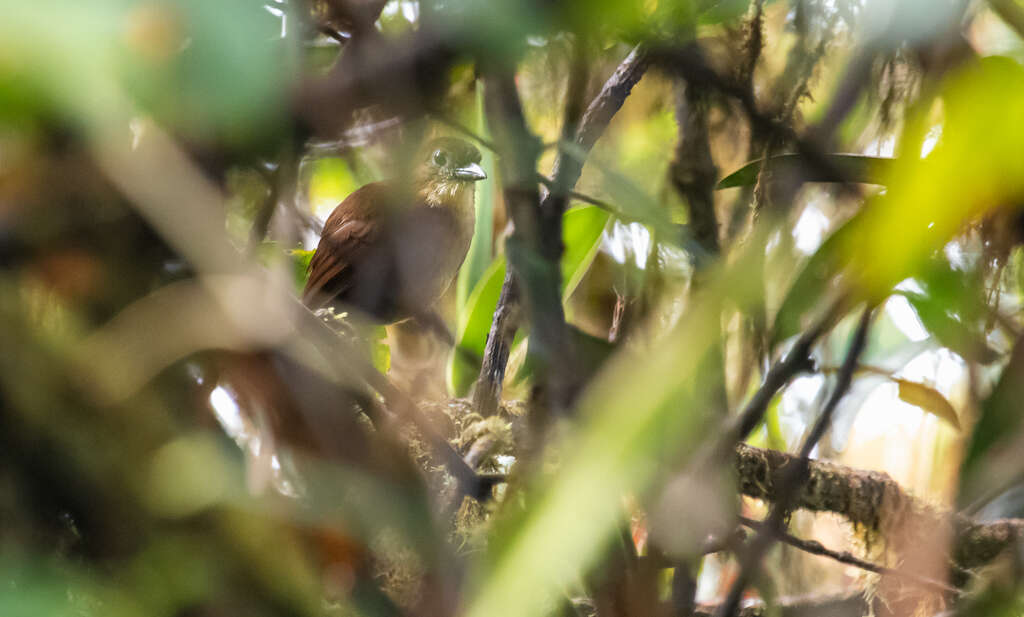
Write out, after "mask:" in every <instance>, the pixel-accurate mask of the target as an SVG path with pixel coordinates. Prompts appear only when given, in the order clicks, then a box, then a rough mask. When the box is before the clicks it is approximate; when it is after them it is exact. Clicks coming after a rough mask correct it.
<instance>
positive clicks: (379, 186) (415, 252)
mask: <svg viewBox="0 0 1024 617" xmlns="http://www.w3.org/2000/svg"><path fill="white" fill-rule="evenodd" d="M397 195H398V193H397V192H396V191H395V190H394V188H393V186H392V185H390V184H388V183H383V182H376V183H373V184H368V185H366V186H364V187H362V188H361V189H359V190H357V191H356V192H354V193H352V195H350V196H349V197H348V198H346V199H345V201H343V202H342V203H341V204H340V205H339V206H338V207H337V208H335V210H334V212H332V213H331V215H330V217H328V219H327V221H326V223H325V224H324V230H323V233H322V236H321V239H320V243H319V245H318V246H317V249H316V252H315V253H314V255H313V258H312V260H311V261H310V264H309V279H308V281H307V283H306V287H305V290H304V291H303V302H305V303H306V305H307V306H309V307H310V308H313V309H317V308H322V307H325V306H334V307H336V309H337V310H345V309H347V308H355V309H358V310H360V311H362V312H364V313H367V314H369V315H370V316H372V317H374V318H376V319H378V320H380V321H382V322H394V321H399V320H402V319H406V318H408V317H410V316H412V315H415V314H420V313H424V312H426V311H427V310H429V308H430V306H431V305H433V304H434V303H435V302H436V301H437V299H438V298H439V297H440V296H441V294H442V293H443V292H444V291H445V289H446V288H447V287H448V285H449V284H450V283H451V281H452V279H453V278H454V276H455V273H456V272H457V271H458V268H459V266H460V265H461V264H462V260H463V259H464V258H465V256H466V252H467V250H468V248H469V242H470V240H471V237H472V219H470V221H469V225H468V227H467V224H466V221H464V220H462V219H461V218H460V215H463V214H464V213H462V212H460V211H458V210H457V209H454V208H447V207H430V206H427V205H426V204H423V203H418V202H419V201H420V200H418V199H400V198H398V197H396V196H397ZM398 201H410V202H413V203H412V205H411V207H410V206H406V207H404V208H403V207H401V206H402V205H403V204H400V203H396V202H398Z"/></svg>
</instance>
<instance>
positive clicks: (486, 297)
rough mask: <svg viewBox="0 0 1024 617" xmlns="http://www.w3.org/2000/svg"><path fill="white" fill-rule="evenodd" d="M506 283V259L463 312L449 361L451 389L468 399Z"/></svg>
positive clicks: (496, 262)
mask: <svg viewBox="0 0 1024 617" xmlns="http://www.w3.org/2000/svg"><path fill="white" fill-rule="evenodd" d="M504 281H505V256H504V255H502V256H500V257H498V258H497V259H495V260H494V262H493V263H492V264H491V265H490V267H489V268H488V269H487V270H486V271H485V272H484V275H483V276H482V277H481V278H480V281H479V282H478V283H477V285H476V288H475V289H473V292H472V293H471V294H470V295H469V298H468V299H467V300H466V304H465V306H464V307H463V308H462V310H461V311H460V312H459V323H458V330H457V332H456V335H455V350H454V353H452V354H451V356H450V357H449V358H448V389H449V390H450V391H451V393H452V394H453V395H455V396H465V395H466V393H468V392H469V389H470V387H471V386H472V385H473V382H474V381H475V380H476V376H477V373H479V372H480V362H481V361H482V359H483V353H484V347H485V346H486V344H487V333H488V332H489V331H490V329H491V321H492V320H493V318H494V310H495V308H497V306H498V298H499V296H501V285H502V283H503V282H504Z"/></svg>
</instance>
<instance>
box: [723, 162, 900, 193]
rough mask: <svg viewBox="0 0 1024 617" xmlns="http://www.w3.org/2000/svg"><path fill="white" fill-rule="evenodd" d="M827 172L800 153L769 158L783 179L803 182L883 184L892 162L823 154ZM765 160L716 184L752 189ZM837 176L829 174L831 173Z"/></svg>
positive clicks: (771, 165)
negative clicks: (797, 178) (811, 163)
mask: <svg viewBox="0 0 1024 617" xmlns="http://www.w3.org/2000/svg"><path fill="white" fill-rule="evenodd" d="M821 158H822V159H823V160H824V162H825V164H826V165H825V166H827V167H828V168H829V169H828V170H827V171H825V170H822V169H819V168H817V167H816V166H813V165H810V164H809V163H808V161H807V158H806V157H804V156H803V155H800V154H777V155H775V156H773V157H771V158H769V159H768V167H769V170H770V171H771V172H772V173H773V174H778V175H782V176H789V175H798V176H799V177H800V178H801V179H802V180H803V181H804V182H860V183H863V184H885V178H886V177H887V175H888V173H889V172H890V168H891V167H892V162H893V160H894V159H892V158H889V157H880V156H864V155H860V154H826V155H824V156H822V157H821ZM763 162H764V159H758V160H756V161H751V162H750V163H747V164H746V165H744V166H743V167H741V168H739V169H738V170H736V171H734V172H732V173H731V174H729V175H728V176H726V177H725V178H722V180H721V181H720V182H719V183H718V187H717V188H718V189H729V188H735V187H738V186H751V185H753V184H756V183H757V176H758V174H759V173H760V172H761V164H762V163H763ZM833 171H835V172H837V173H831V172H833Z"/></svg>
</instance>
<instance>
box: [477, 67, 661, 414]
mask: <svg viewBox="0 0 1024 617" xmlns="http://www.w3.org/2000/svg"><path fill="white" fill-rule="evenodd" d="M648 64H649V63H648V60H647V53H646V52H645V51H644V50H642V49H641V48H639V47H636V48H634V49H633V50H632V51H631V52H630V54H629V55H628V56H626V58H625V59H624V60H623V61H622V63H620V64H619V67H618V68H617V69H616V70H615V73H613V74H612V76H611V77H609V78H608V81H606V82H605V84H604V86H603V87H602V88H601V91H600V92H599V93H598V95H597V96H596V97H594V99H593V100H592V101H591V103H590V105H588V106H587V110H586V111H585V112H584V113H583V117H582V119H581V120H580V125H579V129H577V130H576V139H575V142H574V144H575V155H574V156H567V155H566V149H564V148H563V149H561V150H559V153H558V156H557V157H556V159H555V164H554V173H553V178H552V180H551V185H549V186H551V190H549V191H548V192H547V195H545V197H544V200H543V202H542V203H541V212H544V213H546V214H547V215H549V216H547V218H548V220H550V217H551V216H554V215H555V214H556V213H557V216H558V220H559V225H558V229H559V230H561V216H562V213H563V212H564V211H565V206H566V202H567V195H568V194H569V192H570V190H571V189H572V187H573V186H575V185H576V182H577V181H578V180H579V177H580V174H581V173H582V172H583V164H584V162H585V158H584V157H585V156H586V155H587V153H589V152H590V150H591V149H592V148H593V147H594V144H595V143H596V142H597V140H598V139H599V138H600V137H601V135H602V134H603V133H604V130H605V129H606V128H607V127H608V123H609V122H611V119H612V117H613V116H614V115H615V113H616V112H617V111H618V110H619V109H620V108H621V107H622V105H623V103H625V100H626V97H628V96H629V93H630V92H631V91H632V90H633V86H635V85H636V84H637V82H638V81H640V78H641V77H642V76H643V74H644V72H645V71H646V70H647V66H648ZM557 240H558V246H559V251H560V249H561V236H560V235H559V237H558V238H557ZM515 285H516V281H515V278H514V276H512V275H509V276H506V277H505V281H504V283H503V284H502V288H501V298H500V299H499V301H498V307H497V310H495V313H494V321H493V322H492V324H491V330H490V333H489V334H488V336H487V346H486V349H485V351H484V361H483V365H482V366H481V370H480V377H479V379H478V380H477V384H476V393H475V395H474V400H475V402H476V403H477V404H478V405H479V407H478V409H480V410H481V413H484V412H485V411H488V410H489V411H491V412H492V413H493V410H494V409H496V407H497V401H498V398H499V397H500V396H501V381H500V379H501V378H503V377H504V374H505V364H506V363H507V362H508V349H509V348H510V347H511V344H512V339H513V337H514V336H515V333H516V330H517V329H518V328H519V323H518V320H517V319H513V318H515V317H517V316H518V310H516V308H515V307H514V306H513V304H512V303H518V301H519V292H518V291H517V290H515V289H514V286H515ZM559 313H561V310H559Z"/></svg>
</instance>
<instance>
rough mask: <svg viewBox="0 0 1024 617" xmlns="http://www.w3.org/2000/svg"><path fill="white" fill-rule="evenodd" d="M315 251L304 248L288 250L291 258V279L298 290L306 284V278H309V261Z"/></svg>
mask: <svg viewBox="0 0 1024 617" xmlns="http://www.w3.org/2000/svg"><path fill="white" fill-rule="evenodd" d="M315 252H316V251H307V250H305V249H292V250H290V251H288V257H289V258H291V262H292V276H293V279H292V280H293V281H294V282H295V288H296V290H298V291H302V288H303V287H305V286H306V279H307V278H309V262H310V261H311V260H312V259H313V253H315Z"/></svg>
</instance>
